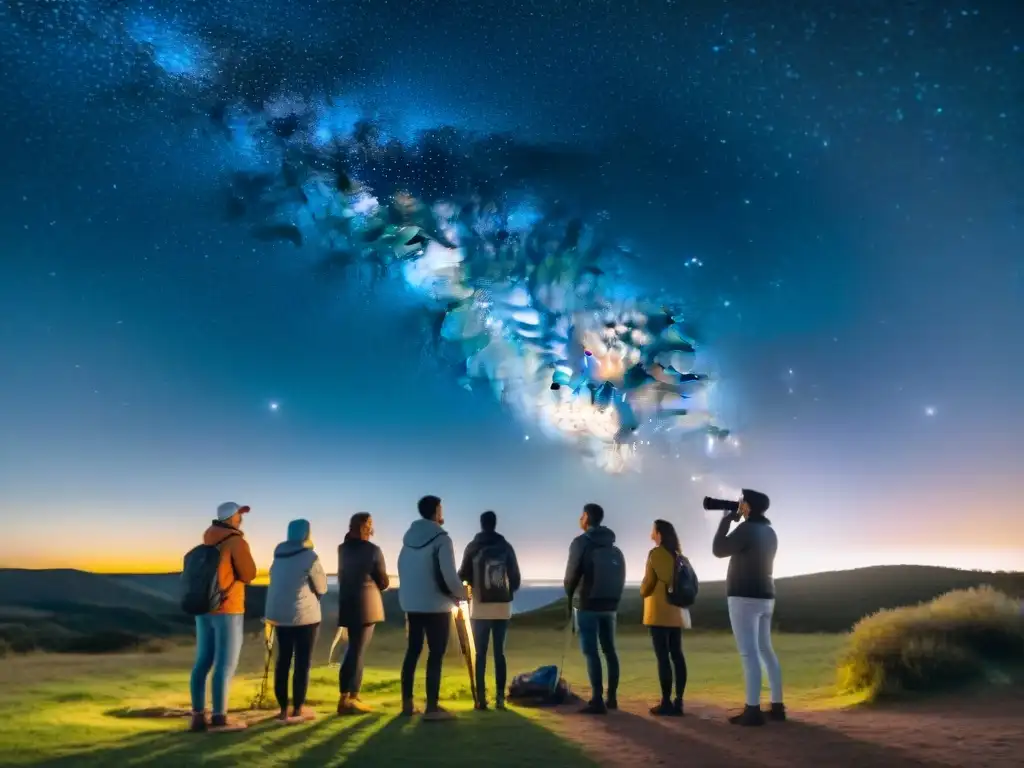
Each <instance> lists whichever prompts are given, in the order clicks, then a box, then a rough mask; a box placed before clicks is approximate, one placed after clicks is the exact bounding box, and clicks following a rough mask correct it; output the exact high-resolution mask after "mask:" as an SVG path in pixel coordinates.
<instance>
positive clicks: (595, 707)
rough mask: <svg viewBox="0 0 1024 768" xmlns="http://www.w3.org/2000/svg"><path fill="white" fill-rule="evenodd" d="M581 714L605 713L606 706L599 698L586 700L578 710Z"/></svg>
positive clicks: (606, 711)
mask: <svg viewBox="0 0 1024 768" xmlns="http://www.w3.org/2000/svg"><path fill="white" fill-rule="evenodd" d="M580 714H581V715H607V714H608V707H607V706H605V703H604V702H603V701H601V700H600V699H593V700H591V701H588V702H587V703H586V705H585V706H584V707H583V708H582V709H581V710H580Z"/></svg>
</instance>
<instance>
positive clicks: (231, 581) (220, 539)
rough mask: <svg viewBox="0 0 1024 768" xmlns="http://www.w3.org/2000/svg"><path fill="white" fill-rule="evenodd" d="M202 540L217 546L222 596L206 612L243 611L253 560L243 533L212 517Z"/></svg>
mask: <svg viewBox="0 0 1024 768" xmlns="http://www.w3.org/2000/svg"><path fill="white" fill-rule="evenodd" d="M203 544H206V545H207V546H211V547H220V567H219V568H218V569H217V582H218V584H219V586H220V590H221V593H222V594H223V598H222V599H221V603H220V605H219V606H218V607H217V609H216V610H213V611H210V613H211V614H232V615H233V614H244V613H245V585H246V584H250V583H252V580H253V579H255V578H256V563H255V562H253V559H252V552H251V551H250V550H249V542H247V541H246V540H245V535H244V534H243V533H242V531H241V530H239V529H238V528H235V527H234V526H233V525H229V524H228V523H222V522H220V521H219V520H216V521H214V523H213V524H212V525H211V526H210V527H209V528H207V529H206V533H204V534H203Z"/></svg>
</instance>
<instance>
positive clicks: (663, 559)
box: [640, 520, 686, 717]
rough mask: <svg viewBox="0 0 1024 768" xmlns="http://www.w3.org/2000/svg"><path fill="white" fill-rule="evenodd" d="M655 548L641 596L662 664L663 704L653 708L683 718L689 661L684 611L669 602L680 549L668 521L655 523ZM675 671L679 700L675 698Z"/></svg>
mask: <svg viewBox="0 0 1024 768" xmlns="http://www.w3.org/2000/svg"><path fill="white" fill-rule="evenodd" d="M651 541H653V542H654V544H655V546H654V549H652V550H651V551H650V552H649V553H648V555H647V566H646V568H645V569H644V580H643V581H642V582H641V584H640V594H641V596H642V597H643V599H644V626H645V627H648V628H649V629H650V632H651V642H652V643H653V644H654V655H655V657H656V658H657V660H658V681H659V682H660V683H661V703H660V704H658V705H657V706H654V707H651V714H652V715H660V716H668V717H673V716H674V717H681V716H682V714H683V692H684V691H685V689H686V657H685V656H683V626H684V619H683V609H682V608H679V607H678V606H675V605H672V603H670V602H669V601H668V586H669V585H670V584H671V583H672V580H673V577H674V574H675V565H676V558H677V557H679V556H680V555H681V554H682V553H681V552H680V549H679V536H678V535H676V529H675V528H674V527H673V526H672V523H669V522H667V521H665V520H655V521H654V530H652V531H651ZM673 671H674V672H675V687H676V690H675V694H676V695H675V698H674V699H673V698H672V680H673V674H672V673H673Z"/></svg>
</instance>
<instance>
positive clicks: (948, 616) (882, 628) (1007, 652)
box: [839, 587, 1024, 698]
mask: <svg viewBox="0 0 1024 768" xmlns="http://www.w3.org/2000/svg"><path fill="white" fill-rule="evenodd" d="M1020 664H1024V614H1022V612H1021V603H1020V601H1019V600H1017V599H1014V598H1011V597H1008V596H1007V595H1004V594H1003V593H1001V592H997V591H996V590H994V589H992V588H991V587H979V588H976V589H966V590H957V591H954V592H948V593H947V594H945V595H942V596H940V597H937V598H935V599H934V600H932V601H931V602H929V603H921V604H920V605H915V606H908V607H905V608H894V609H891V610H883V611H879V612H878V613H875V614H873V615H871V616H868V617H866V618H863V619H861V620H860V621H859V622H857V624H856V625H855V626H854V628H853V631H852V632H851V633H850V636H849V640H848V642H847V647H846V649H845V652H844V654H843V656H842V657H841V659H840V662H839V686H840V688H841V689H843V690H844V691H847V692H866V693H867V694H868V695H869V697H870V698H878V697H884V696H892V695H896V694H899V693H901V692H911V691H928V690H935V689H939V688H948V687H953V686H957V685H962V684H965V683H970V682H975V681H979V680H984V679H986V678H987V677H989V676H991V675H992V673H993V672H995V671H996V670H1000V669H1006V668H1010V667H1015V666H1017V665H1020Z"/></svg>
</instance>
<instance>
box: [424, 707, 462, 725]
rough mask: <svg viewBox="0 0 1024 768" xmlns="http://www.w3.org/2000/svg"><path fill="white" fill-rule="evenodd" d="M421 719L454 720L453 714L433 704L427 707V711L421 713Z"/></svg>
mask: <svg viewBox="0 0 1024 768" xmlns="http://www.w3.org/2000/svg"><path fill="white" fill-rule="evenodd" d="M423 719H424V720H430V721H433V722H441V721H444V720H454V719H455V715H454V714H453V713H452V712H449V711H448V710H447V709H445V708H443V707H439V706H434V707H432V708H431V707H427V711H426V712H425V713H424V714H423Z"/></svg>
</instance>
